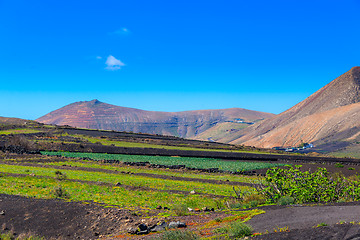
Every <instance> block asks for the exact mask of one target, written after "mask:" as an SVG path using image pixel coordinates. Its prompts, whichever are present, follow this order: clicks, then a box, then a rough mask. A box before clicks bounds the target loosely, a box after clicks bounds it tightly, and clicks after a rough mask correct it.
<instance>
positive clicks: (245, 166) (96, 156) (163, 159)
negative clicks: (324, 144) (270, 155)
mask: <svg viewBox="0 0 360 240" xmlns="http://www.w3.org/2000/svg"><path fill="white" fill-rule="evenodd" d="M42 154H44V155H50V156H63V157H71V158H90V159H93V160H119V161H121V162H149V163H151V164H161V165H169V166H170V165H185V166H186V167H190V168H200V169H210V168H218V169H220V170H224V171H232V172H241V171H249V170H256V169H264V168H270V167H276V166H283V165H285V164H277V163H267V162H245V161H224V160H221V159H215V158H191V157H168V156H145V155H124V154H106V153H77V152H42Z"/></svg>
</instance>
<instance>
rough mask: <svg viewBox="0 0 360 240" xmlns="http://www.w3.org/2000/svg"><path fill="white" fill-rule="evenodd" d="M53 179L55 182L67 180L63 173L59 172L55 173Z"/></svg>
mask: <svg viewBox="0 0 360 240" xmlns="http://www.w3.org/2000/svg"><path fill="white" fill-rule="evenodd" d="M55 177H56V179H57V180H60V181H62V180H65V179H66V178H67V176H66V174H65V173H62V172H60V171H59V170H57V171H55Z"/></svg>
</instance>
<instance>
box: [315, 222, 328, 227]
mask: <svg viewBox="0 0 360 240" xmlns="http://www.w3.org/2000/svg"><path fill="white" fill-rule="evenodd" d="M325 226H327V224H326V223H323V222H322V223H319V224H318V225H316V227H325Z"/></svg>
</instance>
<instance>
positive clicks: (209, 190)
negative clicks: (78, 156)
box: [1, 164, 251, 197]
mask: <svg viewBox="0 0 360 240" xmlns="http://www.w3.org/2000/svg"><path fill="white" fill-rule="evenodd" d="M1 171H2V172H6V173H17V174H27V175H31V174H34V175H36V176H47V177H55V172H56V171H57V169H52V168H44V167H29V166H18V165H6V164H2V165H1ZM61 172H62V173H63V174H66V176H67V178H68V179H75V180H82V181H95V182H103V183H111V184H114V185H115V184H116V183H121V184H124V185H127V186H132V187H147V188H151V189H154V190H179V191H186V192H190V191H192V190H194V191H196V192H197V193H205V194H214V195H222V196H229V197H233V196H235V195H234V191H233V189H232V186H231V185H218V184H211V183H202V182H191V181H178V180H170V179H161V178H154V177H146V176H138V175H129V174H121V173H116V172H114V173H113V174H111V173H103V172H89V171H80V170H61ZM240 189H241V190H242V191H251V188H250V187H245V186H241V187H240Z"/></svg>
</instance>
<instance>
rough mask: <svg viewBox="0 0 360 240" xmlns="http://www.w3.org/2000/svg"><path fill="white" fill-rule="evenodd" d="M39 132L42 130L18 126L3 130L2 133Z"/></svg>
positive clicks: (0, 132)
mask: <svg viewBox="0 0 360 240" xmlns="http://www.w3.org/2000/svg"><path fill="white" fill-rule="evenodd" d="M38 132H41V131H39V130H35V129H31V128H17V129H9V130H1V131H0V135H10V134H24V133H38Z"/></svg>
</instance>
